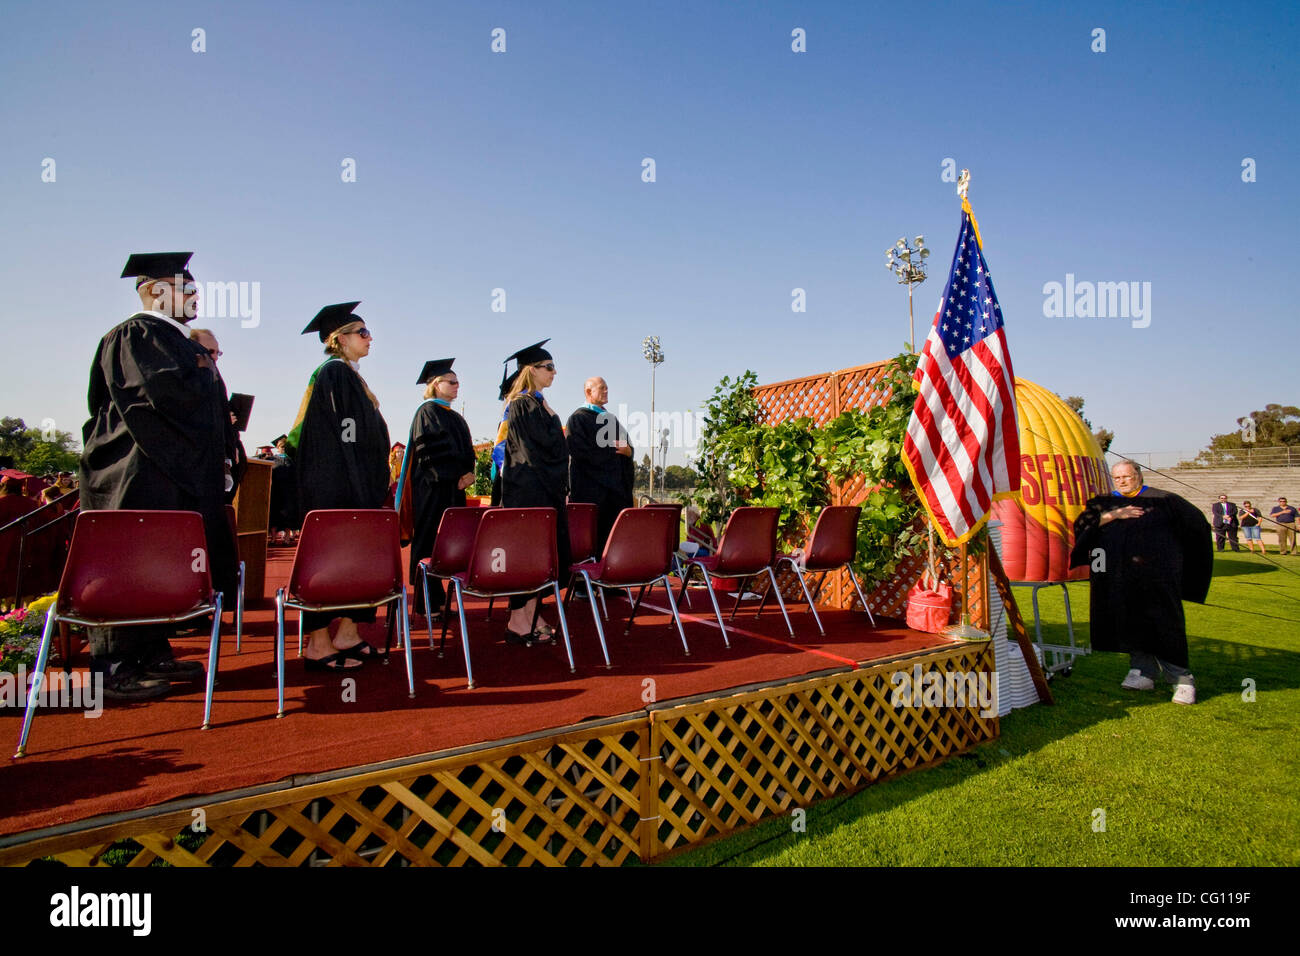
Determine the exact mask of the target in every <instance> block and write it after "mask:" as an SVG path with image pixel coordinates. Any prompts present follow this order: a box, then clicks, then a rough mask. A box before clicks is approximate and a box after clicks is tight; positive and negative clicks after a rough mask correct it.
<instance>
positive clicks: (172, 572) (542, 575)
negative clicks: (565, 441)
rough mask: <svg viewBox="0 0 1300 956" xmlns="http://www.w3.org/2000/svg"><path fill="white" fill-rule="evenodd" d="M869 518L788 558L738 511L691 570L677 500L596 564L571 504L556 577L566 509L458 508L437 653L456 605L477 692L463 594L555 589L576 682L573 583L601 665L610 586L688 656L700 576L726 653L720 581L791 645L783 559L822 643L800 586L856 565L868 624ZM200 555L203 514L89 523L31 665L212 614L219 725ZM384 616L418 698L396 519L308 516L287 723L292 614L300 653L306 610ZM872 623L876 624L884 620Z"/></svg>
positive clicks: (767, 515)
mask: <svg viewBox="0 0 1300 956" xmlns="http://www.w3.org/2000/svg"><path fill="white" fill-rule="evenodd" d="M588 509H590V510H588ZM860 512H861V509H860V508H857V507H828V508H826V509H824V510H823V512H822V514H821V516H820V518H819V519H818V522H817V525H816V527H815V528H814V530H813V532H812V534H811V536H810V538H809V541H808V544H807V546H806V547H805V548H803V549H801V550H799V551H796V552H793V553H791V554H788V555H778V554H777V550H776V544H777V521H778V517H779V511H778V509H776V508H755V507H744V508H738V509H736V511H734V512H733V513H732V515H731V517H730V519H729V520H728V522H727V525H726V528H725V529H724V530H723V534H722V536H721V538H720V540H719V543H718V549H717V552H716V553H715V554H713V555H708V556H691V557H689V558H687V559H686V560H685V561H684V562H683V561H682V560H681V557H680V555H679V554H678V546H679V543H680V529H681V506H680V505H652V506H647V507H644V508H629V509H626V510H624V511H623V513H622V514H620V515H619V517H618V519H617V520H616V522H615V524H614V527H613V530H612V531H611V533H610V535H609V539H608V541H607V542H606V544H605V547H604V549H603V551H602V552H601V553H600V554H595V553H593V552H594V540H595V508H594V506H585V507H584V506H581V505H574V506H570V514H568V515H566V518H567V520H569V522H570V531H571V535H572V544H573V548H574V558H575V560H574V563H573V564H572V565H571V566H570V567H568V568H563V569H562V568H560V567H559V562H558V559H557V555H556V520H557V513H556V511H555V510H554V509H552V508H449V509H448V510H447V511H446V512H445V513H444V515H443V517H442V521H441V524H440V525H439V530H438V534H437V536H436V539H435V544H434V549H433V554H432V555H430V556H429V557H428V558H425V559H424V560H423V561H422V562H421V563H420V582H419V584H418V586H420V587H422V588H423V589H424V595H425V607H426V610H427V609H429V607H430V605H429V600H428V599H429V592H428V582H429V579H430V578H433V577H436V578H440V579H442V580H444V581H445V582H447V584H448V585H449V587H448V589H447V591H448V593H447V602H448V603H447V605H446V606H445V607H444V609H443V613H442V636H441V639H440V642H439V646H438V653H439V656H441V655H442V650H443V646H444V645H445V642H446V633H447V629H448V625H449V622H450V618H451V614H450V613H449V610H450V608H451V606H452V603H453V602H454V607H455V612H456V614H457V617H458V619H459V620H458V623H459V625H460V636H461V645H462V648H463V652H464V655H465V672H466V678H467V680H468V684H469V687H471V688H473V687H474V683H475V682H474V671H473V663H472V658H471V653H470V640H469V622H468V620H467V619H466V614H465V597H466V596H474V597H485V598H488V599H489V600H493V599H495V598H498V597H509V596H515V595H542V596H545V594H547V593H550V594H551V595H552V596H554V598H555V603H556V608H557V611H558V614H559V620H560V630H561V633H562V635H563V640H564V647H565V652H566V655H567V657H568V664H569V670H570V672H571V673H573V672H575V671H576V665H575V662H574V656H573V645H572V640H571V636H570V633H569V627H568V620H567V618H566V616H565V604H566V603H567V601H568V600H569V598H571V597H572V593H573V585H574V583H575V582H576V581H577V580H579V579H580V580H581V581H582V582H583V583H584V584H585V586H586V589H587V596H588V600H589V604H590V606H591V611H592V619H593V621H594V623H595V628H596V633H597V636H598V639H599V642H600V649H601V654H602V656H603V658H604V662H605V666H606V667H609V666H611V660H610V653H609V646H608V642H607V640H606V634H605V628H604V621H603V620H602V618H604V619H605V620H607V619H608V611H607V606H606V604H605V602H604V600H603V595H604V591H605V590H606V589H615V590H619V591H626V593H627V595H628V598H629V604H630V606H631V610H630V613H629V616H628V621H627V624H626V626H625V628H624V634H625V635H626V634H627V633H628V632H629V630H630V628H631V624H632V621H633V619H634V618H635V616H636V614H637V611H638V609H639V608H640V606H641V604H642V600H643V598H644V596H645V594H646V592H647V590H648V589H651V588H653V587H654V586H655V585H662V586H663V588H664V595H665V599H666V601H667V603H668V610H669V612H670V614H671V618H672V624H673V625H674V626H675V627H676V630H677V635H678V637H679V639H680V640H681V644H682V650H683V652H684V653H685V654H687V655H689V654H690V646H689V644H688V642H687V639H686V632H685V629H684V628H683V625H682V620H681V616H680V614H679V611H678V604H679V602H680V601H681V600H683V599H685V600H688V601H689V600H690V598H689V595H688V592H687V585H688V583H689V581H690V578H691V577H692V575H693V573H694V572H695V570H696V569H699V571H700V572H701V574H702V576H703V579H704V583H705V585H706V586H707V591H708V594H709V598H710V600H711V601H712V605H713V611H714V614H715V616H716V618H717V623H718V627H719V629H720V630H721V632H722V638H723V642H724V644H725V645H726V646H727V647H730V646H731V644H730V640H729V638H728V635H727V623H726V621H724V620H723V616H722V611H721V608H720V607H719V605H718V600H717V595H716V593H715V590H714V588H713V586H712V585H713V580H714V579H715V578H722V579H735V580H737V581H738V582H739V585H738V587H739V591H738V593H737V597H736V606H733V608H732V611H731V619H733V620H734V617H735V613H736V607H738V606H739V604H740V601H741V599H742V597H743V595H744V593H745V589H746V585H747V584H748V582H749V581H750V580H751V579H753V578H755V577H758V576H766V577H767V579H768V582H769V584H770V587H769V588H768V591H767V594H775V595H776V598H777V602H778V604H779V605H780V608H781V612H782V615H783V616H784V618H785V623H786V627H787V629H788V630H789V632H790V634H791V635H792V636H793V635H794V628H793V626H792V625H791V623H790V618H789V614H788V612H787V610H786V607H785V602H784V600H783V598H782V595H781V593H780V589H779V587H778V585H777V580H776V574H775V571H776V568H777V566H778V564H779V563H784V564H788V566H789V567H790V569H791V570H792V571H793V572H794V573H795V575H796V577H797V578H798V579H799V581H800V585H801V587H802V589H803V592H804V595H805V597H806V598H807V600H808V605H809V609H810V610H811V611H812V614H813V616H814V619H815V620H816V622H817V627H818V630H819V631H821V632H822V633H825V632H824V630H823V627H822V622H821V618H820V616H819V615H818V614H817V610H816V607H815V606H814V604H815V601H816V593H817V592H810V591H809V590H808V586H807V581H806V576H807V575H808V574H810V573H816V572H821V573H822V581H821V582H819V583H818V590H820V587H821V583H822V582H824V580H825V574H826V572H829V571H832V570H836V569H838V568H847V569H848V573H849V575H850V576H851V579H852V581H853V585H854V587H855V589H856V590H857V593H858V596H859V598H860V599H861V600H862V606H863V609H864V610H865V611H866V613H867V615H868V617H869V618H870V616H871V612H870V610H869V609H868V608H867V606H866V600H865V598H864V597H863V595H862V590H861V587H860V585H859V584H858V581H857V577H856V575H854V574H853V569H852V566H851V562H852V559H853V556H854V553H855V552H856V543H857V525H858V517H859V514H860ZM202 555H206V542H205V540H204V533H203V522H202V518H201V517H200V516H199V515H198V514H195V513H193V512H168V511H86V512H82V513H81V514H80V516H79V517H78V519H77V524H76V528H75V530H74V533H73V537H72V544H71V547H70V549H69V554H68V560H67V564H66V566H65V568H64V572H63V576H62V580H61V582H60V585H59V597H58V600H57V602H56V603H55V605H53V606H52V607H51V608H50V610H49V613H48V615H47V617H46V622H45V630H44V634H43V637H42V641H41V645H40V649H39V651H38V655H37V661H36V664H35V672H36V674H38V675H42V676H43V675H44V673H45V668H46V665H47V663H48V657H49V650H50V644H51V640H52V636H53V633H54V630H55V628H56V626H57V625H58V624H60V623H70V624H77V625H80V626H83V627H103V626H126V625H133V624H158V623H175V622H181V621H187V620H194V619H197V618H200V617H204V616H207V615H211V616H212V618H213V624H212V629H211V633H210V641H209V652H208V668H207V686H206V690H205V695H204V712H203V725H202V726H203V727H204V728H207V727H208V726H209V724H210V722H211V716H212V705H213V693H214V686H215V682H216V677H217V670H218V665H219V659H220V655H219V644H220V616H221V612H222V596H221V594H220V592H217V591H215V590H214V589H213V587H212V581H211V576H210V574H209V571H208V567H207V563H206V560H201V559H200V556H202ZM674 576H676V577H677V578H678V579H679V581H680V591H679V594H678V595H677V596H674V594H673V581H672V578H673V577H674ZM412 584H415V582H412ZM564 584H567V585H568V591H569V595H568V597H562V596H561V590H562V586H563V585H564ZM633 588H638V589H639V593H638V594H637V595H636V597H635V598H633V597H632V589H633ZM767 594H765V595H764V598H763V602H762V603H760V605H759V608H758V612H757V613H758V614H761V613H762V610H763V604H764V603H765V602H766V598H767ZM383 605H387V606H388V608H389V610H388V615H387V618H388V621H387V624H388V637H387V640H386V642H385V648H384V655H383V660H384V661H385V663H386V662H387V660H388V659H389V655H390V654H391V649H392V640H393V636H394V624H395V623H396V624H397V625H398V627H399V628H400V632H399V634H398V640H399V641H400V643H401V645H402V647H403V649H404V654H405V663H406V681H407V690H408V693H409V695H410V696H411V697H414V696H415V675H414V667H413V661H412V656H411V640H410V621H409V615H408V613H407V591H406V582H405V579H404V575H403V567H402V559H401V542H400V540H399V532H398V522H397V516H396V514H395V513H394V512H392V511H391V510H386V509H378V510H337V511H314V512H311V513H310V514H308V515H307V517H306V518H305V519H304V521H303V528H302V536H301V538H300V540H299V544H298V549H297V552H296V553H295V556H294V562H293V567H292V569H291V571H290V575H289V581H288V584H287V585H286V586H285V587H282V588H280V589H279V590H278V591H277V592H276V596H275V609H276V656H275V667H276V683H277V691H278V696H277V705H278V706H277V714H276V716H277V717H281V716H283V715H284V684H285V681H284V666H285V665H284V658H285V653H284V651H285V647H284V644H285V641H284V639H285V623H286V611H287V610H288V609H291V608H292V609H295V610H298V611H299V637H298V648H299V654H300V655H301V653H302V642H303V633H302V617H301V614H302V612H304V611H334V612H343V611H346V610H348V609H355V608H372V607H379V606H383ZM242 611H243V595H242V575H241V578H240V593H239V596H238V606H237V609H236V614H235V626H236V633H237V642H238V640H239V638H240V637H242V620H241V619H242ZM489 613H490V611H489ZM871 620H872V624H873V625H874V623H875V621H874V618H872V619H871ZM426 622H427V627H428V635H429V646H430V647H431V648H432V647H433V625H432V614H431V613H430V614H429V615H426ZM237 650H238V643H237ZM38 690H39V684H33V687H32V689H31V692H30V693H29V695H28V705H27V711H26V713H25V715H24V720H23V727H22V732H21V737H20V740H19V746H18V751H17V753H16V754H15V756H17V757H20V756H22V755H23V753H24V752H25V749H26V744H27V739H28V734H29V732H30V729H31V724H32V720H33V718H34V714H35V703H36V699H37V696H38Z"/></svg>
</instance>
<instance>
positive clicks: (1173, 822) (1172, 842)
mask: <svg viewBox="0 0 1300 956" xmlns="http://www.w3.org/2000/svg"><path fill="white" fill-rule="evenodd" d="M1050 590H1053V591H1055V594H1054V595H1049V593H1048V590H1044V591H1043V592H1041V598H1040V606H1041V609H1042V615H1043V621H1044V639H1045V640H1046V641H1048V642H1050V643H1066V638H1065V633H1066V632H1065V612H1064V602H1063V600H1062V599H1061V597H1060V591H1059V590H1057V589H1050ZM1022 594H1023V595H1024V598H1023V601H1022V604H1023V607H1022V613H1024V614H1025V615H1026V616H1027V617H1028V618H1029V620H1028V621H1027V622H1026V623H1027V625H1028V626H1029V627H1030V629H1031V634H1032V628H1033V621H1032V618H1033V610H1032V607H1031V605H1030V602H1029V600H1028V593H1027V592H1024V591H1021V590H1020V589H1017V597H1018V598H1019V597H1020V596H1021V595H1022ZM1070 597H1071V601H1072V609H1073V612H1074V622H1075V634H1076V638H1077V639H1078V640H1079V641H1080V642H1081V643H1085V644H1086V643H1087V633H1088V623H1087V622H1088V585H1087V583H1086V582H1085V583H1082V584H1073V585H1071V586H1070ZM1184 607H1185V609H1186V611H1187V633H1188V646H1189V652H1190V663H1191V667H1192V673H1193V674H1194V675H1195V677H1196V687H1197V696H1198V702H1197V703H1196V704H1195V705H1194V706H1190V707H1188V706H1182V705H1179V704H1175V703H1172V702H1171V701H1170V695H1171V693H1172V688H1168V687H1167V685H1164V684H1158V685H1157V687H1156V690H1154V691H1150V692H1145V693H1139V692H1132V691H1125V690H1121V689H1120V687H1119V683H1120V681H1121V680H1122V679H1123V678H1124V675H1125V673H1126V672H1127V671H1128V655H1126V654H1096V655H1090V656H1087V657H1080V658H1079V659H1078V661H1077V663H1076V665H1075V667H1074V672H1073V674H1072V675H1071V676H1069V677H1064V676H1060V677H1057V678H1056V679H1055V680H1053V681H1052V683H1051V688H1052V693H1053V694H1054V695H1055V697H1056V705H1055V706H1053V707H1046V706H1042V705H1038V706H1034V707H1029V708H1026V709H1023V710H1016V711H1012V712H1011V714H1010V715H1008V716H1007V717H1004V718H1003V719H1002V733H1001V737H1000V738H999V739H998V740H995V741H993V742H992V743H989V744H985V745H983V746H981V747H978V748H976V749H975V750H974V751H972V752H970V753H968V754H965V755H963V756H959V757H954V758H951V759H949V760H948V761H947V762H946V763H944V764H942V765H940V766H938V767H934V768H931V769H928V770H923V771H919V772H916V773H911V774H908V775H905V776H903V777H900V778H898V779H896V780H892V781H889V782H886V783H881V784H877V785H875V786H872V787H868V788H867V789H866V790H863V791H861V792H859V793H856V794H853V795H850V796H845V797H833V798H831V799H829V800H826V801H824V802H822V803H820V804H818V805H816V806H814V807H812V808H810V809H809V810H808V811H807V818H806V821H805V822H806V832H802V833H796V832H794V831H793V828H792V826H791V820H790V819H788V818H782V819H778V820H772V821H769V822H766V823H764V824H761V825H760V826H758V827H755V828H753V829H751V830H747V831H745V832H743V833H740V834H738V835H736V836H733V837H730V838H728V839H725V840H721V841H719V842H717V843H714V844H711V845H709V846H706V847H703V848H701V849H699V850H694V851H691V852H689V853H686V854H683V855H681V856H678V857H675V858H674V859H673V860H671V861H669V862H670V864H672V865H682V866H711V865H717V864H732V865H760V866H761V865H775V866H859V865H861V866H936V865H937V866H968V865H991V866H1256V865H1266V866H1296V865H1297V864H1300V784H1298V780H1300V745H1298V744H1297V729H1298V728H1300V559H1297V558H1295V557H1277V556H1274V555H1271V554H1270V555H1269V556H1268V558H1267V559H1265V558H1262V557H1260V556H1259V555H1256V554H1247V553H1241V554H1228V555H1217V556H1216V562H1215V577H1214V582H1213V584H1212V585H1211V587H1210V594H1209V597H1208V599H1207V601H1206V604H1205V605H1196V604H1184ZM1247 679H1250V680H1253V681H1254V686H1255V699H1254V700H1253V701H1249V702H1248V701H1246V700H1244V699H1243V695H1244V694H1245V693H1246V689H1245V688H1244V687H1243V682H1244V681H1246V680H1247ZM1098 810H1101V811H1104V814H1105V817H1104V825H1105V828H1104V831H1102V830H1099V829H1096V828H1095V827H1096V824H1097V823H1098V822H1099V821H1100V815H1099V814H1097V813H1096V812H1095V811H1098Z"/></svg>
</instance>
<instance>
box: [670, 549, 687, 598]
mask: <svg viewBox="0 0 1300 956" xmlns="http://www.w3.org/2000/svg"><path fill="white" fill-rule="evenodd" d="M673 573H674V574H675V575H677V580H679V581H681V580H684V579H685V575H686V572H685V570H684V568H683V566H682V559H681V558H679V557H678V556H677V552H676V551H674V552H673ZM683 596H684V597H685V598H686V606H687V607H690V606H691V596H690V595H689V594H685V595H683Z"/></svg>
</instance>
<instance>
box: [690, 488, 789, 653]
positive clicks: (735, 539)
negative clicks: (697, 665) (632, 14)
mask: <svg viewBox="0 0 1300 956" xmlns="http://www.w3.org/2000/svg"><path fill="white" fill-rule="evenodd" d="M780 516H781V510H780V509H779V508H753V507H746V508H737V509H736V510H735V511H733V512H732V513H731V517H730V518H729V519H728V520H727V526H726V527H725V528H723V529H722V538H721V539H720V540H719V541H718V553H717V554H711V555H707V556H705V557H692V558H691V559H690V560H688V561H687V562H686V573H685V574H684V575H683V576H682V594H685V593H686V586H687V584H688V583H689V582H690V579H691V574H692V572H693V571H694V570H695V569H696V568H699V569H700V571H701V572H703V574H704V583H705V584H706V585H708V590H709V599H710V600H711V601H712V602H713V613H714V614H716V615H717V618H718V627H720V628H721V629H722V640H723V643H725V644H726V646H727V647H731V641H729V640H727V626H726V624H725V623H723V620H722V611H721V610H720V609H719V608H718V596H717V594H716V593H714V590H713V578H739V579H740V591H739V593H738V594H737V595H736V604H735V606H734V607H732V609H731V618H732V619H733V620H734V619H735V616H736V608H737V607H739V606H740V599H741V597H743V596H744V593H745V585H746V584H748V583H749V579H750V578H752V577H754V576H756V575H759V574H763V573H764V572H766V573H767V577H768V580H769V582H770V584H771V587H772V591H773V592H774V593H775V594H776V600H777V603H778V604H780V605H781V614H782V616H783V617H784V618H785V626H786V629H787V630H789V632H790V636H791V637H794V628H793V627H791V626H790V615H789V614H787V613H786V610H785V601H784V600H783V599H782V597H781V590H780V588H778V587H777V586H776V574H775V573H773V570H772V566H773V564H774V563H775V561H776V525H777V521H778V520H780ZM681 596H682V595H681V594H679V595H678V596H677V597H678V600H681ZM759 613H760V614H761V613H762V608H761V607H760V608H759Z"/></svg>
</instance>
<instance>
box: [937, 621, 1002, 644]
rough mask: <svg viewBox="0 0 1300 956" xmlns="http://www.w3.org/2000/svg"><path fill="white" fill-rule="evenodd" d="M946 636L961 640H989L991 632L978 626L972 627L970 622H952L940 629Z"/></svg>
mask: <svg viewBox="0 0 1300 956" xmlns="http://www.w3.org/2000/svg"><path fill="white" fill-rule="evenodd" d="M939 633H941V634H942V635H943V636H944V637H952V638H956V639H957V640H959V641H987V640H989V639H990V638H989V632H988V631H983V630H980V629H979V628H978V627H972V626H971V625H969V624H950V625H948V626H947V627H945V628H944V629H943V630H942V631H940V632H939Z"/></svg>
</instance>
